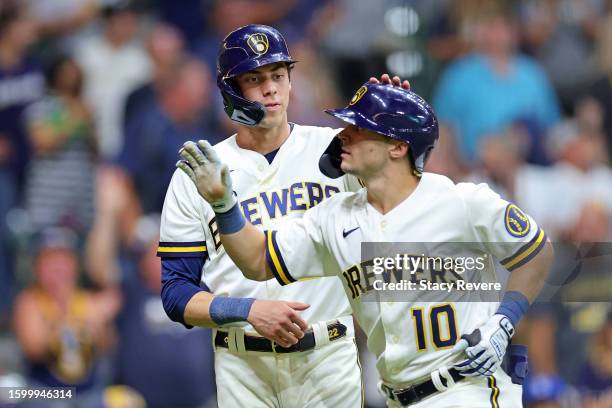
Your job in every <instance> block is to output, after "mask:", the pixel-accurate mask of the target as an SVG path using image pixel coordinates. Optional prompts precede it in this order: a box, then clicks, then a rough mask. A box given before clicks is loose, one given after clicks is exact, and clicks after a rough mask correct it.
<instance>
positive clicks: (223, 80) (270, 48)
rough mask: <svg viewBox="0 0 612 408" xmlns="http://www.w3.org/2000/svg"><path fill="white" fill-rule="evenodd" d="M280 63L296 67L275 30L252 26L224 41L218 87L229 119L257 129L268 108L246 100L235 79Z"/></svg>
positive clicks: (243, 28) (282, 39) (220, 52)
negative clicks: (265, 66) (246, 73)
mask: <svg viewBox="0 0 612 408" xmlns="http://www.w3.org/2000/svg"><path fill="white" fill-rule="evenodd" d="M277 62H285V63H287V64H293V63H295V62H296V61H294V60H293V59H292V58H291V56H290V55H289V50H288V49H287V44H286V43H285V39H284V38H283V36H282V35H281V34H280V33H279V32H278V30H276V29H275V28H272V27H269V26H266V25H258V24H249V25H246V26H244V27H240V28H238V29H237V30H234V31H232V32H231V33H229V34H228V35H227V37H225V39H224V40H223V43H222V45H221V49H220V50H219V55H218V56H217V86H218V87H219V89H220V90H221V95H222V96H223V107H224V109H225V113H227V115H228V116H229V117H230V119H232V120H234V121H236V122H238V123H242V124H244V125H249V126H255V125H257V124H258V123H259V122H260V121H261V120H262V119H263V117H264V115H265V114H266V109H265V107H264V106H263V105H262V104H261V103H259V102H254V101H249V100H247V99H245V98H244V97H243V96H242V94H241V92H240V89H239V88H238V87H237V86H236V85H235V84H234V83H233V81H232V78H234V77H236V76H237V75H240V74H244V73H245V72H249V71H252V70H254V69H257V68H259V67H262V66H264V65H268V64H274V63H277Z"/></svg>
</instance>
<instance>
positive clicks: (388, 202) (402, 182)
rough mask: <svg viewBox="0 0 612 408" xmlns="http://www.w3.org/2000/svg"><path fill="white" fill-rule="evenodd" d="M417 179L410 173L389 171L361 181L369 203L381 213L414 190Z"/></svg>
mask: <svg viewBox="0 0 612 408" xmlns="http://www.w3.org/2000/svg"><path fill="white" fill-rule="evenodd" d="M419 180H420V179H419V178H418V177H416V176H414V175H413V174H412V173H406V174H397V172H393V171H389V172H386V173H382V174H380V175H376V176H373V177H371V178H369V179H367V180H363V182H364V184H365V186H366V188H367V191H368V202H369V203H370V205H372V207H374V208H375V209H376V210H378V211H379V212H380V213H381V214H386V213H388V212H389V211H391V210H392V209H394V208H395V207H397V206H398V205H399V204H400V203H401V202H403V201H404V200H405V199H406V198H408V196H410V194H412V193H413V192H414V190H415V189H416V187H417V185H418V184H419Z"/></svg>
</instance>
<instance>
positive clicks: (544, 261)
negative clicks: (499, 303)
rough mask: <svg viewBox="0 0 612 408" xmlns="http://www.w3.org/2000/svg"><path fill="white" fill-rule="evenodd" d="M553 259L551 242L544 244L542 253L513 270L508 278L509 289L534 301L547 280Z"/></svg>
mask: <svg viewBox="0 0 612 408" xmlns="http://www.w3.org/2000/svg"><path fill="white" fill-rule="evenodd" d="M552 261H553V248H552V244H551V243H550V242H546V244H544V248H542V250H541V251H540V253H539V254H538V255H537V256H536V257H535V258H534V259H533V260H531V261H530V262H529V263H527V264H526V265H524V266H522V267H520V268H518V269H516V270H514V271H512V273H511V274H510V277H509V278H508V284H507V291H508V292H510V291H516V292H520V293H522V294H523V295H525V297H526V298H527V299H528V300H529V303H531V302H533V301H534V300H535V299H536V297H537V296H538V294H539V293H540V291H541V290H542V287H543V286H544V282H545V280H546V276H547V275H548V271H549V270H550V267H551V265H552Z"/></svg>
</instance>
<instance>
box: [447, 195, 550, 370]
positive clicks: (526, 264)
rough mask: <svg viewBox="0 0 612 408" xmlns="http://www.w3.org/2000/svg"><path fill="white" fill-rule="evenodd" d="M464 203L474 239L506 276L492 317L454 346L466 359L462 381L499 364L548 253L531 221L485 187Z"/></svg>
mask: <svg viewBox="0 0 612 408" xmlns="http://www.w3.org/2000/svg"><path fill="white" fill-rule="evenodd" d="M469 197H470V198H469V200H467V202H468V204H467V209H468V214H469V216H468V218H469V219H470V223H471V224H472V225H473V226H474V230H475V231H476V235H477V239H478V240H479V241H480V242H481V243H483V245H484V246H485V247H486V248H487V249H488V251H489V252H490V253H491V254H492V255H493V256H494V257H495V258H497V259H500V260H501V261H500V262H501V264H502V266H503V267H505V268H506V269H507V270H508V271H509V272H510V277H509V278H508V282H507V285H506V293H505V295H504V297H503V299H502V301H501V304H500V305H499V307H498V309H497V311H496V312H495V314H494V315H493V316H491V317H490V318H489V320H488V321H487V322H486V323H485V324H484V325H483V326H481V327H479V328H478V329H476V330H475V331H474V332H472V333H470V334H465V335H463V336H462V337H461V340H460V341H459V342H458V343H457V345H456V350H458V351H461V350H465V351H466V353H467V355H468V357H469V358H468V360H466V361H464V362H462V363H460V364H459V365H458V366H457V368H458V369H459V370H460V371H461V372H462V373H463V374H464V375H481V376H487V375H491V374H492V373H493V372H495V370H496V369H497V368H498V367H499V365H500V364H501V362H502V359H503V357H504V354H505V352H506V348H507V347H508V344H509V343H510V340H511V339H512V337H513V336H514V334H515V328H516V327H517V325H518V323H519V321H520V319H521V318H522V317H523V315H524V314H525V312H527V310H528V309H529V306H530V304H531V303H532V302H533V301H534V300H535V298H536V297H537V296H538V294H539V293H540V290H541V289H542V287H543V286H544V281H545V279H546V276H547V275H548V272H549V270H550V267H551V265H552V261H553V249H552V244H551V243H550V242H549V241H548V239H547V238H546V234H545V233H544V230H542V229H541V228H540V227H538V226H537V224H536V222H535V220H533V219H532V218H531V217H529V216H528V215H527V214H525V213H523V212H522V211H521V210H520V209H519V208H518V207H517V206H516V205H514V204H510V203H508V202H506V201H505V200H502V199H501V198H500V197H499V195H497V194H496V193H494V192H493V191H491V190H490V189H489V188H488V187H486V186H484V185H479V186H474V187H473V188H471V189H470V191H469Z"/></svg>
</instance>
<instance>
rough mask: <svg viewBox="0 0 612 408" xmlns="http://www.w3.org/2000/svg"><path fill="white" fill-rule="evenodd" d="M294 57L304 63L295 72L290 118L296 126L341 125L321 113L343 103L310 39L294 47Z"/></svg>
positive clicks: (288, 114) (297, 65)
mask: <svg viewBox="0 0 612 408" xmlns="http://www.w3.org/2000/svg"><path fill="white" fill-rule="evenodd" d="M291 56H292V57H293V58H294V59H295V60H296V61H300V64H296V65H295V66H294V68H292V71H291V89H292V92H291V103H290V104H289V107H288V108H287V117H288V118H289V119H290V121H291V122H294V123H308V124H309V125H313V126H332V127H335V126H337V125H338V124H337V122H336V121H334V120H333V118H331V117H330V116H329V115H322V114H321V113H322V112H323V110H324V109H326V108H328V107H329V106H340V105H341V104H342V102H339V101H340V99H341V98H340V96H339V95H338V93H337V91H336V87H335V86H334V83H333V81H332V79H331V74H330V73H329V72H328V70H327V69H326V64H325V62H323V60H322V58H321V56H320V55H319V54H318V53H317V51H316V50H315V49H314V48H313V46H312V45H311V44H310V43H309V42H308V41H306V40H304V41H301V42H299V43H296V44H293V45H292V46H291ZM328 118H329V119H328Z"/></svg>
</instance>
